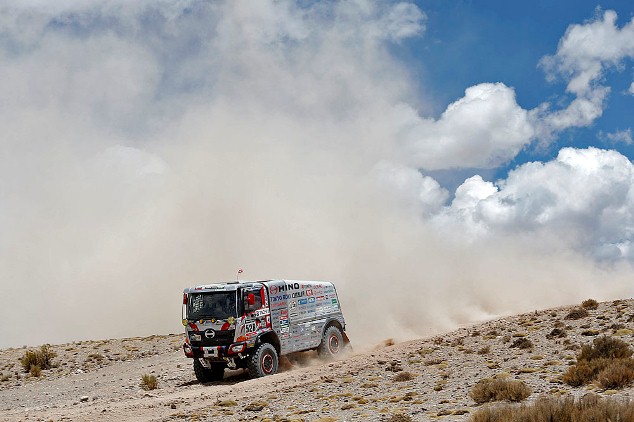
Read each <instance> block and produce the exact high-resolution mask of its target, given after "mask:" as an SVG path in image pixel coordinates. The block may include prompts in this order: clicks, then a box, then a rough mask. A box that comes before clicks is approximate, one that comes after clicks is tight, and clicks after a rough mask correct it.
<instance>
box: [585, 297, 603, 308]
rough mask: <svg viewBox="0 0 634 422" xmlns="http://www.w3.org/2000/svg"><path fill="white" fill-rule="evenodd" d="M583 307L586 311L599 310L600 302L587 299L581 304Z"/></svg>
mask: <svg viewBox="0 0 634 422" xmlns="http://www.w3.org/2000/svg"><path fill="white" fill-rule="evenodd" d="M581 307H582V308H584V309H597V308H598V307H599V302H597V301H596V300H594V299H586V300H584V301H583V302H581Z"/></svg>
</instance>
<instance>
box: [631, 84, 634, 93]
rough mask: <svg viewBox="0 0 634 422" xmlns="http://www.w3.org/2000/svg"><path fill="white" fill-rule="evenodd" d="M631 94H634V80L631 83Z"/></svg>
mask: <svg viewBox="0 0 634 422" xmlns="http://www.w3.org/2000/svg"><path fill="white" fill-rule="evenodd" d="M630 94H632V95H634V82H632V85H630Z"/></svg>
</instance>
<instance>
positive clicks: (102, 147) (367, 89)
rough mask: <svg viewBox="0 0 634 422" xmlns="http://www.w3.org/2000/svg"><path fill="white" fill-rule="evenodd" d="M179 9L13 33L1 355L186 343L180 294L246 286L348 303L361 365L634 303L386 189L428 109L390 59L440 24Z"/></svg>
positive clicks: (365, 16) (69, 14) (25, 11)
mask: <svg viewBox="0 0 634 422" xmlns="http://www.w3.org/2000/svg"><path fill="white" fill-rule="evenodd" d="M166 4H167V3H158V5H156V6H153V5H151V2H147V3H145V2H139V5H137V6H134V7H132V6H129V7H128V6H126V2H122V3H117V2H115V3H112V5H111V6H109V7H106V6H104V4H103V3H99V2H95V6H94V9H90V8H89V7H88V6H85V5H84V6H81V7H80V6H78V5H77V4H76V3H74V2H69V3H68V5H67V7H61V6H60V7H59V8H55V10H38V11H37V13H36V11H35V10H34V9H33V8H29V7H27V6H25V7H18V6H16V7H14V8H12V9H11V10H9V12H10V13H9V15H8V16H9V17H5V19H9V18H10V17H11V16H13V17H14V18H15V21H16V22H26V23H25V27H24V28H22V29H20V31H18V29H17V28H14V29H13V30H12V29H11V26H9V25H8V26H6V28H8V29H6V31H5V32H6V33H7V36H8V37H9V38H11V39H12V40H13V45H12V46H8V45H7V44H6V43H5V44H3V47H2V48H3V50H2V55H3V58H4V60H3V61H4V62H5V65H4V69H3V70H2V71H0V76H2V77H1V78H0V81H3V82H0V92H2V93H3V94H4V96H5V97H6V98H7V99H8V100H7V101H6V102H5V103H4V106H3V113H2V114H1V115H0V122H1V124H2V126H3V129H4V130H3V132H4V135H3V138H2V141H0V142H1V143H2V151H3V153H2V155H0V230H1V232H2V236H1V239H0V303H1V307H0V319H1V320H2V321H3V322H2V324H1V325H0V347H10V346H21V345H23V344H28V345H38V344H42V343H47V342H50V343H58V342H66V341H73V340H81V339H98V338H111V337H125V336H136V335H150V334H158V333H168V332H179V331H181V330H182V326H181V325H180V319H181V318H180V312H181V309H180V308H181V302H180V301H181V291H182V289H183V288H184V287H187V286H190V285H195V284H200V283H205V282H215V281H221V280H232V279H234V278H235V276H236V270H237V269H238V268H243V269H244V273H243V274H242V275H241V278H243V279H252V280H257V279H274V278H285V279H304V280H330V281H333V282H334V283H335V284H336V286H337V288H338V292H339V295H340V300H341V304H342V308H343V311H344V314H345V316H346V319H347V323H348V332H349V337H350V339H351V340H352V342H353V344H355V346H359V347H363V346H366V345H371V344H375V343H376V342H378V341H380V340H382V339H385V338H387V337H392V338H395V339H398V340H403V339H407V338H413V337H417V336H425V335H430V334H433V333H438V332H441V331H442V330H447V329H450V328H453V327H456V326H457V325H460V324H464V323H468V322H471V321H476V320H479V319H484V318H490V317H492V316H495V315H501V314H510V313H515V312H520V311H529V310H533V309H539V308H544V307H549V306H555V305H563V304H570V303H575V302H577V301H580V300H582V299H585V298H587V297H594V298H596V299H608V298H616V297H621V296H623V295H627V294H630V293H631V290H629V287H628V279H630V280H631V274H632V273H631V269H630V268H629V267H627V266H625V265H623V267H620V266H619V265H618V264H615V265H613V266H611V267H609V268H604V267H601V266H600V265H598V264H596V263H595V262H594V261H592V260H588V259H586V258H585V257H584V256H582V255H579V254H576V253H575V252H572V251H570V250H568V249H566V247H565V245H563V244H562V245H559V243H558V240H557V239H547V240H545V239H546V238H545V237H544V236H540V237H539V238H538V239H526V238H513V237H494V238H487V239H485V240H479V241H476V242H472V243H469V244H463V243H461V242H459V241H456V238H455V236H453V235H452V233H451V232H450V231H448V232H447V233H443V232H442V231H440V232H439V231H438V230H437V229H433V230H432V228H431V227H430V223H429V222H428V221H426V220H425V218H424V217H423V216H422V215H421V214H420V212H418V210H417V209H416V208H415V207H410V206H403V204H402V203H401V202H399V201H397V200H395V198H394V196H393V195H392V194H391V193H390V192H389V191H386V190H385V189H383V188H381V187H380V186H379V183H378V181H377V179H376V174H375V172H374V169H375V168H376V165H377V163H379V162H381V161H382V160H398V157H399V156H400V152H399V146H398V145H399V138H398V130H396V129H395V124H394V120H398V119H397V118H396V117H395V116H394V113H395V110H397V109H398V107H396V106H397V105H398V104H399V103H400V102H403V101H410V102H412V103H416V104H417V106H418V107H419V109H421V110H424V109H425V108H426V107H428V106H429V105H428V104H425V102H424V101H423V100H422V99H420V98H415V97H413V94H412V92H413V91H415V89H413V88H415V87H416V84H415V83H414V82H413V80H412V78H411V77H410V75H409V73H408V70H407V69H406V68H405V67H404V65H403V64H402V63H400V62H399V61H398V60H397V59H396V58H395V57H394V55H393V54H392V52H391V51H390V48H397V47H398V46H396V47H394V45H393V44H390V43H394V42H397V41H398V37H405V36H409V35H412V34H414V33H417V32H420V31H422V30H423V29H424V15H423V14H422V13H421V12H419V15H418V19H414V20H413V21H412V18H405V17H403V18H402V19H403V20H402V21H399V19H401V18H399V16H398V13H399V9H398V8H393V9H389V4H383V3H380V5H379V6H372V5H366V6H364V7H365V8H362V7H361V5H360V3H359V4H356V3H355V4H351V3H347V2H344V3H333V4H332V5H331V6H329V7H330V9H328V10H321V9H320V7H318V6H315V8H314V9H312V10H310V11H306V10H302V9H299V8H298V7H297V6H293V5H292V3H289V2H275V3H274V2H262V3H258V4H257V5H256V4H252V3H246V2H244V3H243V2H226V3H225V2H218V3H213V4H211V5H209V4H208V3H205V2H196V1H191V2H184V4H186V5H188V7H189V8H190V9H187V7H185V6H183V7H182V8H178V7H176V6H173V7H168V6H166ZM247 4H248V6H247ZM141 5H143V6H141ZM323 7H324V8H327V6H323ZM355 7H356V8H362V9H363V10H362V11H363V13H362V14H360V15H359V14H358V13H357V12H359V10H356V9H355ZM191 8H194V9H195V10H196V14H193V15H192V14H191V13H190V12H191ZM386 8H387V9H386ZM255 9H258V10H255ZM260 9H261V10H260ZM388 12H389V13H392V15H390V16H391V18H390V19H391V21H390V22H391V24H393V25H397V26H398V28H401V29H402V28H404V27H407V28H409V29H408V31H400V32H399V31H397V30H395V29H394V28H392V27H391V26H389V25H387V26H386V25H385V22H384V21H383V16H385V15H386V14H388ZM400 12H402V14H403V15H407V16H411V13H410V12H411V11H400ZM11 14H13V15H11ZM34 16H36V17H37V19H35V18H33V17H34ZM157 16H158V17H157ZM201 16H202V18H201ZM148 17H150V18H151V19H149V18H148ZM26 18H33V19H26ZM63 18H65V19H67V20H64V19H63ZM146 18H148V19H146ZM203 18H204V19H203ZM73 19H76V21H74V20H73ZM153 19H158V21H159V23H157V22H153ZM408 19H409V20H408ZM51 22H55V25H52V24H50V23H51ZM64 22H66V23H65V24H64ZM104 22H110V25H114V29H113V30H112V31H106V30H104V29H103V25H102V24H103V23H104ZM65 25H66V26H65ZM144 25H147V26H144ZM153 25H155V26H153ZM160 25H165V28H164V32H161V30H160V29H157V28H160ZM350 28H354V31H352V32H351V31H350ZM20 34H21V35H20ZM12 37H13V38H12ZM188 40H189V41H188ZM186 41H188V42H191V44H187V43H186ZM194 44H195V45H196V46H197V47H196V48H194V47H191V45H194ZM184 45H187V46H188V47H187V48H185V49H184V50H183V46H184ZM390 46H391V47H390ZM388 47H389V48H388ZM16 50H17V52H16ZM179 55H180V56H179ZM174 57H178V60H177V61H176V62H177V63H176V62H175V59H173V58H174ZM546 242H547V247H544V243H546Z"/></svg>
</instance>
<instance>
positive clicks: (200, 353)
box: [183, 343, 246, 360]
mask: <svg viewBox="0 0 634 422" xmlns="http://www.w3.org/2000/svg"><path fill="white" fill-rule="evenodd" d="M238 346H239V347H238ZM237 349H239V350H240V351H239V352H238V351H237ZM183 351H184V352H185V356H187V357H188V358H205V359H211V360H225V358H229V357H235V356H236V355H240V353H242V352H244V351H246V344H245V343H233V344H230V345H228V346H198V347H196V346H191V345H190V344H189V343H185V344H183Z"/></svg>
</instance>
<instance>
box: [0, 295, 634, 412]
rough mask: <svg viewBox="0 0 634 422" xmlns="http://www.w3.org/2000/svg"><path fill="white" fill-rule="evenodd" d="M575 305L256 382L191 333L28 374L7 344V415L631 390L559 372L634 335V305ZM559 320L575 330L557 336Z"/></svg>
mask: <svg viewBox="0 0 634 422" xmlns="http://www.w3.org/2000/svg"><path fill="white" fill-rule="evenodd" d="M569 310H570V309H569V308H559V309H553V310H547V311H540V312H534V313H530V314H524V315H519V316H515V317H509V318H503V319H499V320H495V321H490V322H487V323H484V324H479V325H477V326H473V327H468V328H461V329H459V330H456V331H454V332H451V333H447V334H446V335H443V336H436V337H433V338H429V339H422V340H416V341H411V342H407V343H400V344H397V345H393V346H387V347H380V348H378V349H375V350H373V351H370V352H366V353H360V354H356V355H351V356H348V357H346V358H345V359H343V360H340V361H337V362H332V363H324V362H321V361H318V360H316V359H313V358H312V357H311V355H310V354H304V355H301V356H299V357H298V359H301V360H302V361H298V360H295V361H293V362H292V363H288V362H287V365H286V366H287V368H286V369H285V370H284V371H283V372H282V373H280V374H277V375H275V376H271V377H266V378H261V379H253V380H250V379H247V377H246V374H245V373H244V372H243V371H241V370H238V371H228V372H227V374H226V377H225V380H224V381H223V382H219V383H209V384H206V385H201V384H199V383H197V382H196V380H195V377H194V375H193V371H192V369H191V360H189V359H187V358H185V357H184V355H183V353H182V351H181V350H180V345H181V335H168V336H151V337H146V338H133V339H119V340H104V341H91V342H80V343H72V344H65V345H57V346H53V349H54V351H55V352H56V353H57V357H56V358H55V359H54V363H56V364H57V367H56V368H53V369H51V370H46V371H43V373H42V374H43V375H42V376H41V377H39V378H35V377H28V376H27V375H26V374H24V373H23V372H21V367H20V363H19V358H20V357H21V356H22V354H23V353H24V350H23V349H7V350H2V351H0V372H2V374H3V375H4V376H5V378H6V377H7V376H8V377H9V379H8V380H5V381H3V382H0V420H2V421H16V420H42V421H48V420H54V421H59V420H73V421H91V420H92V421H148V420H155V421H176V420H227V421H234V420H266V419H267V418H269V419H270V420H305V421H314V420H319V419H321V420H322V421H328V420H330V421H335V420H337V421H351V420H359V421H362V420H376V421H380V420H388V419H389V418H391V417H392V416H393V415H396V414H403V415H408V416H409V417H411V419H412V420H420V421H425V420H447V421H460V420H466V419H468V417H469V415H470V414H471V413H473V412H474V411H476V410H477V406H476V404H475V403H474V402H473V401H472V400H471V399H470V398H469V394H468V391H469V389H470V388H471V387H472V386H473V385H474V384H475V383H476V382H477V381H478V380H479V379H481V378H484V377H491V376H494V375H496V374H500V373H506V374H508V375H509V376H511V377H513V378H517V379H522V380H523V381H524V382H526V383H527V384H528V385H529V386H530V387H531V388H532V390H533V394H532V395H531V397H530V398H529V400H530V399H534V398H535V397H537V396H538V395H540V394H548V395H561V394H567V393H573V394H575V395H582V394H584V393H586V392H587V391H594V392H598V393H599V394H602V395H610V396H612V397H621V396H623V397H629V396H630V395H631V394H632V392H633V390H632V389H626V390H621V391H618V392H612V391H607V392H601V391H599V390H598V389H597V387H595V386H589V387H581V388H572V387H570V386H567V385H565V384H562V383H561V382H560V381H559V376H560V375H561V374H562V373H563V372H564V371H565V370H566V368H567V367H568V365H569V363H570V362H572V361H574V355H575V353H576V350H577V349H576V348H577V347H578V346H579V345H580V344H584V343H589V342H591V341H592V339H593V338H594V336H595V335H598V334H599V333H605V334H616V333H618V335H619V336H620V338H621V339H623V340H626V341H628V342H632V339H633V337H632V329H634V322H632V321H634V303H633V302H632V301H617V302H608V303H603V304H601V306H600V307H599V309H597V310H591V311H590V316H588V317H586V318H582V319H579V320H565V319H564V316H565V315H566V314H567V313H568V312H569ZM557 321H559V324H560V325H561V324H562V323H563V324H564V329H565V331H566V333H567V335H566V337H565V338H557V339H553V338H551V339H548V338H547V334H548V333H550V332H551V331H552V329H553V327H554V326H555V324H556V323H557ZM619 330H620V331H619ZM581 333H584V334H581ZM517 338H527V339H529V340H530V341H531V342H532V343H533V345H534V346H533V348H532V349H518V348H513V347H511V345H512V343H513V341H514V340H515V339H517ZM16 372H18V374H19V376H20V377H19V379H18V378H17V377H16V375H15V373H16ZM143 374H155V375H156V376H157V378H158V380H159V388H158V389H156V390H152V391H144V390H142V389H141V388H140V378H141V375H143ZM403 374H409V376H408V375H403ZM410 377H411V379H407V378H410ZM400 378H403V379H402V380H400ZM328 418H331V419H328Z"/></svg>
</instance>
